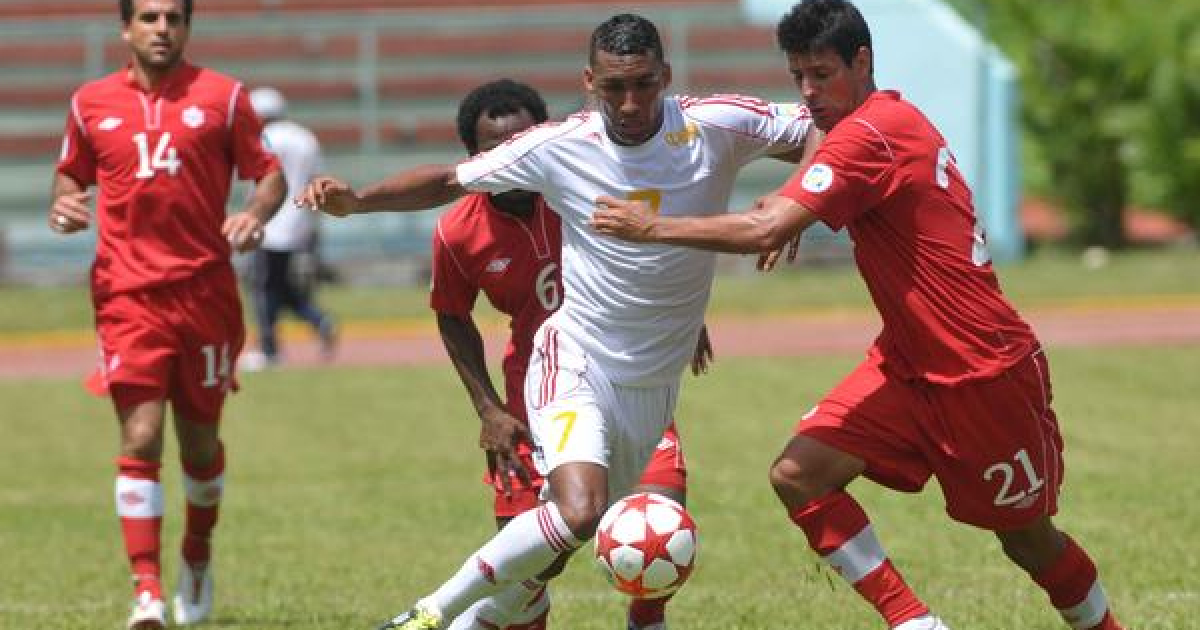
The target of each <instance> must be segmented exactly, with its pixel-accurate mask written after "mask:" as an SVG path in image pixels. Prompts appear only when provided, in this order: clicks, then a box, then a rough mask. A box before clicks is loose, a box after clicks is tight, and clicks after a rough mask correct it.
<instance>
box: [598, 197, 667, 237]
mask: <svg viewBox="0 0 1200 630" xmlns="http://www.w3.org/2000/svg"><path fill="white" fill-rule="evenodd" d="M654 218H655V214H654V210H652V209H651V208H650V206H649V205H647V204H646V203H644V202H641V201H632V200H626V199H617V198H615V197H609V196H608V195H601V196H600V197H597V198H596V209H595V211H593V212H592V219H591V226H592V229H593V230H596V231H597V232H599V233H601V234H604V235H607V236H612V237H615V238H619V239H621V240H623V241H632V242H634V243H648V242H651V241H652V240H653V235H654Z"/></svg>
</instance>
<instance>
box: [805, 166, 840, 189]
mask: <svg viewBox="0 0 1200 630" xmlns="http://www.w3.org/2000/svg"><path fill="white" fill-rule="evenodd" d="M832 185H833V169H832V168H830V167H829V165H828V164H821V163H817V164H813V165H812V166H809V167H808V170H807V171H806V172H805V173H804V178H803V179H801V180H800V186H801V187H803V188H804V190H807V191H808V192H810V193H823V192H825V191H826V190H829V187H830V186H832Z"/></svg>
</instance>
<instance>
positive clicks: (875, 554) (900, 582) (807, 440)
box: [592, 0, 1121, 630]
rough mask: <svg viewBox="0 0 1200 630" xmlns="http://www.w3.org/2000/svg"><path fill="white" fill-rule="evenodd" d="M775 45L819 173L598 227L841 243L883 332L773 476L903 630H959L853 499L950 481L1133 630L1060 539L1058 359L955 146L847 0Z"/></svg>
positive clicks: (763, 242) (999, 527) (830, 552)
mask: <svg viewBox="0 0 1200 630" xmlns="http://www.w3.org/2000/svg"><path fill="white" fill-rule="evenodd" d="M777 34H778V37H779V44H780V48H782V49H783V51H784V53H785V55H786V57H787V65H788V70H789V71H790V72H791V74H792V76H793V79H794V81H795V83H796V87H797V88H798V89H799V91H800V94H801V95H802V96H803V97H804V101H805V103H806V104H807V105H808V106H809V107H810V108H811V110H812V113H813V118H814V121H815V124H816V125H817V126H818V127H820V128H821V129H823V130H825V131H826V132H827V134H828V135H827V136H826V137H825V140H824V142H823V143H822V145H821V147H820V148H819V149H818V150H817V152H816V155H814V156H813V160H812V164H811V165H810V166H808V167H807V168H806V169H803V170H801V171H798V172H797V173H796V175H795V176H793V177H792V178H791V179H790V180H789V181H788V182H787V183H785V184H784V185H783V186H782V187H781V188H780V189H779V190H778V191H776V192H774V193H772V194H768V195H766V196H764V197H761V198H759V199H758V200H757V201H756V203H755V204H754V206H753V207H752V208H750V209H749V210H748V211H747V212H745V213H740V214H726V215H722V216H718V217H704V218H688V219H680V218H669V217H666V218H664V217H658V216H655V215H653V213H651V212H649V211H648V210H646V209H645V208H640V207H637V206H636V205H634V204H630V203H628V202H625V201H622V200H619V199H602V200H600V202H599V204H598V205H599V206H600V207H599V208H597V210H596V212H595V214H594V215H593V219H592V223H593V225H594V226H595V228H596V229H597V230H598V231H600V232H602V233H604V234H609V235H613V236H618V237H621V238H623V239H630V240H631V241H632V242H647V243H673V244H676V245H687V246H690V247H698V248H704V249H707V250H716V251H726V252H743V253H752V252H755V251H770V250H773V249H775V248H777V247H778V246H779V245H780V244H781V243H783V242H787V241H788V240H790V239H793V238H795V237H796V236H797V235H799V234H800V233H802V232H803V231H804V230H805V229H807V228H808V227H809V226H811V225H813V224H814V223H816V222H817V221H820V222H823V223H825V224H826V225H827V226H829V227H830V228H832V229H842V228H845V229H846V230H847V231H848V232H849V234H850V237H851V239H852V240H853V241H854V259H855V262H856V264H857V266H858V269H859V272H860V273H861V275H862V277H863V280H864V282H865V283H866V286H867V289H868V290H869V291H870V294H871V298H872V300H873V301H874V303H875V306H876V308H877V309H878V311H879V314H880V317H881V319H882V320H883V330H882V331H881V332H880V334H879V336H878V338H877V339H876V341H875V343H874V344H873V345H872V346H871V348H870V350H869V351H868V352H867V357H866V358H865V360H864V361H863V362H862V363H861V364H860V365H859V366H858V367H857V368H855V369H854V370H853V371H851V373H850V374H848V375H847V376H846V377H845V378H843V379H842V380H841V381H840V382H839V383H838V384H837V385H835V386H834V387H833V389H832V390H831V391H830V392H829V393H828V394H827V395H826V396H825V397H824V398H823V399H822V400H820V401H819V402H818V403H817V405H816V406H815V407H813V408H812V409H811V410H810V411H808V413H806V414H805V415H804V416H803V418H802V419H801V420H800V422H799V423H798V424H797V425H796V429H795V434H794V435H793V436H792V438H791V440H790V441H789V443H788V444H787V446H786V447H785V448H784V451H783V453H782V454H780V456H779V457H778V459H777V460H776V462H775V464H774V466H773V467H772V470H771V475H770V477H771V483H772V486H773V488H774V490H775V493H776V495H777V496H778V497H779V499H780V501H781V502H782V503H783V504H784V507H785V508H786V510H787V513H788V515H789V517H790V518H791V520H792V522H794V523H795V524H796V525H797V526H798V527H799V528H800V529H801V530H803V532H804V534H805V538H806V539H807V540H808V542H809V545H810V546H811V547H812V548H813V550H814V551H815V552H817V553H818V554H819V555H820V556H821V557H822V558H823V559H824V560H825V561H827V562H828V563H829V564H830V565H831V566H832V567H833V568H834V569H835V571H836V572H837V573H838V575H840V576H842V577H843V578H845V579H846V580H847V581H848V582H849V583H850V584H852V585H853V587H854V589H855V590H856V591H857V592H858V593H859V594H860V595H861V596H862V597H863V598H864V599H865V600H866V601H867V602H868V603H870V604H871V605H872V606H873V607H874V608H875V609H876V611H877V612H878V613H879V614H880V616H881V617H882V618H883V620H884V622H885V623H886V624H887V627H888V628H891V629H892V630H947V629H948V628H949V624H947V623H946V622H945V621H944V620H942V619H939V618H938V617H936V616H935V615H933V614H932V613H931V612H930V610H929V607H928V606H927V605H926V604H925V603H924V602H922V601H921V600H920V599H919V598H918V597H917V596H916V595H915V594H914V592H913V591H912V590H911V589H910V588H909V587H908V585H907V583H906V582H905V581H904V579H903V578H902V576H901V575H900V573H899V571H898V570H897V569H896V567H895V566H893V564H892V561H891V560H890V559H889V558H888V556H887V554H886V552H885V550H884V548H883V546H882V544H881V543H880V541H879V540H878V539H876V537H875V534H874V529H873V527H872V525H871V522H870V520H869V519H868V517H867V514H866V512H865V510H863V508H862V506H860V505H859V503H858V502H857V501H856V500H855V499H854V497H853V496H851V494H850V493H849V492H848V490H847V488H848V486H849V485H850V483H851V482H852V481H853V480H854V479H855V478H857V477H859V476H865V477H867V478H869V479H871V480H872V481H875V482H876V483H879V484H881V485H883V486H885V487H888V488H891V489H894V490H898V491H903V492H915V491H918V490H920V489H921V488H922V487H923V486H924V485H925V484H926V483H927V482H928V481H929V479H930V478H932V477H936V478H937V480H938V483H939V485H940V486H941V490H942V494H943V496H944V497H945V504H946V512H947V513H948V514H949V516H950V517H951V518H953V519H955V520H958V521H960V522H963V523H967V524H970V525H974V526H976V527H979V528H982V529H985V530H989V531H991V532H993V533H994V535H995V536H996V537H997V538H998V539H999V542H1000V546H1001V548H1002V549H1003V551H1004V553H1005V554H1006V555H1007V556H1008V558H1009V559H1010V560H1011V561H1012V562H1014V563H1015V564H1017V565H1018V566H1019V567H1021V568H1022V569H1024V571H1025V572H1026V573H1027V574H1028V575H1029V577H1030V578H1032V580H1033V581H1034V582H1035V583H1036V584H1037V585H1038V586H1039V587H1041V588H1042V590H1044V591H1045V593H1046V595H1047V596H1048V598H1049V600H1050V602H1051V603H1052V604H1053V605H1054V607H1055V608H1057V609H1058V612H1059V613H1060V614H1061V616H1062V618H1063V620H1064V621H1065V622H1066V623H1067V624H1068V625H1069V626H1071V627H1072V628H1075V629H1077V630H1120V628H1121V626H1120V624H1119V623H1118V622H1117V620H1116V618H1115V616H1114V615H1113V613H1112V611H1111V610H1109V602H1108V598H1107V596H1106V595H1105V593H1104V589H1103V587H1102V586H1101V583H1100V580H1099V574H1098V572H1097V569H1096V566H1095V564H1094V563H1093V561H1092V560H1091V558H1090V557H1089V556H1088V554H1087V552H1086V551H1084V549H1083V547H1082V546H1081V545H1079V544H1077V543H1076V542H1075V541H1074V540H1073V539H1071V537H1070V536H1068V535H1066V534H1065V533H1064V532H1062V531H1060V530H1059V529H1058V528H1057V527H1056V526H1055V524H1054V522H1053V519H1052V517H1053V516H1054V515H1055V514H1056V513H1057V512H1058V507H1059V505H1058V496H1059V491H1060V488H1061V486H1062V480H1063V473H1064V464H1063V457H1062V456H1063V441H1062V435H1061V433H1060V431H1059V425H1058V419H1057V416H1056V414H1055V412H1054V409H1053V405H1052V389H1051V382H1050V374H1049V366H1048V362H1047V359H1046V354H1045V352H1044V351H1043V350H1042V348H1041V345H1040V343H1039V342H1038V340H1037V337H1036V336H1035V335H1034V333H1033V331H1032V330H1031V329H1030V327H1029V325H1028V324H1027V323H1026V322H1025V321H1024V320H1023V319H1022V318H1021V316H1020V315H1019V314H1018V313H1017V311H1016V309H1015V308H1013V306H1012V305H1011V304H1010V303H1009V302H1008V300H1007V299H1006V298H1005V297H1004V295H1003V293H1002V292H1001V290H1000V284H999V281H998V280H997V278H996V274H995V271H994V269H993V267H992V264H991V260H990V259H989V257H988V254H987V249H986V247H985V242H984V237H983V233H982V230H981V228H980V226H979V222H978V219H977V217H976V213H975V208H974V207H973V203H972V200H971V192H970V189H969V188H968V187H967V184H966V181H965V180H964V179H963V177H962V174H961V173H959V171H958V168H957V166H956V165H955V163H954V158H953V155H952V154H951V152H950V150H949V148H947V146H946V141H945V139H944V138H943V137H942V134H941V133H940V132H939V131H938V130H937V128H936V127H935V126H934V125H933V123H932V122H930V121H929V119H928V118H926V117H925V115H924V114H923V113H922V112H921V111H920V110H919V109H918V108H917V107H915V106H914V105H913V104H911V103H909V102H907V101H905V100H904V99H903V98H902V97H901V96H900V94H899V93H898V92H894V91H888V90H880V89H878V88H877V87H876V86H875V80H874V77H873V69H874V62H875V56H874V55H875V54H876V51H874V50H873V49H872V47H871V36H870V29H869V27H868V26H867V23H866V20H865V19H864V18H863V16H862V14H861V13H860V12H859V11H858V9H857V8H856V7H854V5H853V4H851V3H850V2H848V1H847V0H802V1H801V2H799V3H798V4H796V5H795V6H794V7H793V8H792V9H791V11H790V12H788V13H787V14H786V15H785V16H784V17H783V19H782V20H781V21H780V23H779V27H778V30H777Z"/></svg>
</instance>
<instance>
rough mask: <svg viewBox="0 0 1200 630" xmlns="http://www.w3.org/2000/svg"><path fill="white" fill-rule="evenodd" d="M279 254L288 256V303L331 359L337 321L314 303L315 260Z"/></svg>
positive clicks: (322, 351) (286, 297)
mask: <svg viewBox="0 0 1200 630" xmlns="http://www.w3.org/2000/svg"><path fill="white" fill-rule="evenodd" d="M279 255H280V256H284V257H285V261H286V262H285V263H284V267H285V268H286V269H287V271H286V274H287V275H286V283H287V286H286V290H285V292H284V304H285V305H286V306H287V307H288V308H289V309H291V310H292V312H293V313H295V314H296V316H297V317H299V318H300V319H302V320H304V321H305V322H306V323H307V324H308V325H309V326H311V327H312V329H313V331H314V332H315V333H317V338H318V339H319V340H320V342H321V355H322V356H323V357H324V358H326V359H328V358H330V356H331V355H332V353H333V344H334V338H333V337H334V331H333V319H332V318H330V317H329V315H328V314H327V313H324V312H322V311H321V309H320V308H318V307H317V304H316V302H315V301H314V300H313V290H312V288H313V285H314V284H315V276H316V269H315V261H313V260H312V256H311V255H310V254H307V253H304V252H280V253H279Z"/></svg>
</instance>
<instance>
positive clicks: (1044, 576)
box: [938, 350, 1120, 630]
mask: <svg viewBox="0 0 1200 630" xmlns="http://www.w3.org/2000/svg"><path fill="white" fill-rule="evenodd" d="M1051 391H1052V390H1051V387H1050V376H1049V366H1048V365H1047V361H1046V356H1045V354H1044V353H1043V352H1041V351H1040V350H1039V351H1036V352H1034V353H1033V354H1031V355H1030V356H1029V357H1027V358H1026V359H1024V360H1023V361H1021V362H1020V363H1018V364H1016V365H1014V366H1013V367H1012V368H1010V369H1009V370H1008V371H1007V372H1005V373H1004V374H1003V375H1001V376H1000V377H998V378H995V379H990V380H989V381H986V382H982V383H979V384H976V385H974V386H972V387H969V388H953V390H952V391H951V392H950V393H949V394H948V395H947V396H944V397H943V400H942V401H940V402H941V406H942V407H943V408H945V409H950V410H954V411H956V412H958V413H959V414H960V415H963V416H965V417H969V418H971V423H970V426H971V428H972V430H971V431H963V430H961V429H959V430H957V431H956V433H957V434H958V435H959V441H960V443H959V444H958V447H959V450H960V451H964V452H967V453H971V454H972V455H973V456H974V457H973V458H972V459H969V460H968V466H970V468H963V467H960V468H954V469H950V470H947V471H939V472H938V477H939V480H941V482H942V486H943V489H944V490H945V491H946V496H947V508H948V511H949V513H950V514H951V516H953V517H954V518H956V519H958V520H961V521H964V522H967V523H970V524H974V525H978V526H980V527H984V528H987V529H991V530H993V531H994V532H995V533H996V536H997V537H998V538H999V539H1000V543H1001V545H1002V547H1003V549H1004V553H1005V555H1007V556H1008V558H1009V559H1011V560H1012V561H1013V562H1014V563H1015V564H1017V566H1019V567H1021V568H1022V569H1024V570H1025V571H1026V572H1027V573H1028V574H1029V575H1030V577H1031V578H1032V579H1033V580H1034V582H1036V583H1037V584H1038V586H1041V587H1042V589H1043V590H1045V591H1046V594H1047V595H1048V596H1049V598H1050V601H1051V603H1052V604H1053V605H1054V607H1055V608H1056V609H1058V611H1059V613H1060V614H1061V615H1062V617H1063V619H1064V620H1065V621H1066V622H1067V624H1068V625H1070V626H1071V627H1073V628H1077V629H1080V630H1084V629H1097V630H1119V628H1120V626H1119V625H1118V623H1117V621H1116V619H1115V617H1114V616H1113V613H1112V612H1111V611H1110V610H1109V603H1108V598H1107V596H1106V595H1105V593H1104V588H1103V586H1101V584H1100V579H1099V575H1098V572H1097V570H1096V565H1095V564H1094V563H1093V562H1092V560H1091V558H1090V557H1088V554H1087V552H1085V551H1084V550H1083V548H1082V547H1080V546H1079V545H1078V544H1077V543H1076V542H1075V541H1074V540H1073V539H1072V538H1071V537H1070V536H1067V535H1066V534H1064V533H1063V532H1061V531H1059V530H1058V529H1057V528H1056V527H1055V526H1054V524H1053V522H1052V521H1051V516H1052V515H1053V514H1055V513H1056V512H1057V510H1058V503H1057V498H1058V492H1059V488H1060V486H1061V483H1062V478H1063V472H1064V465H1063V461H1062V450H1063V444H1062V438H1061V434H1060V431H1059V428H1058V419H1057V418H1056V416H1055V414H1054V409H1053V406H1052V401H1051ZM964 440H971V441H969V442H965V441H964ZM970 480H979V481H978V482H977V483H978V484H980V485H978V486H977V487H975V488H972V487H970V486H969V485H968V482H969V481H970Z"/></svg>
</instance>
